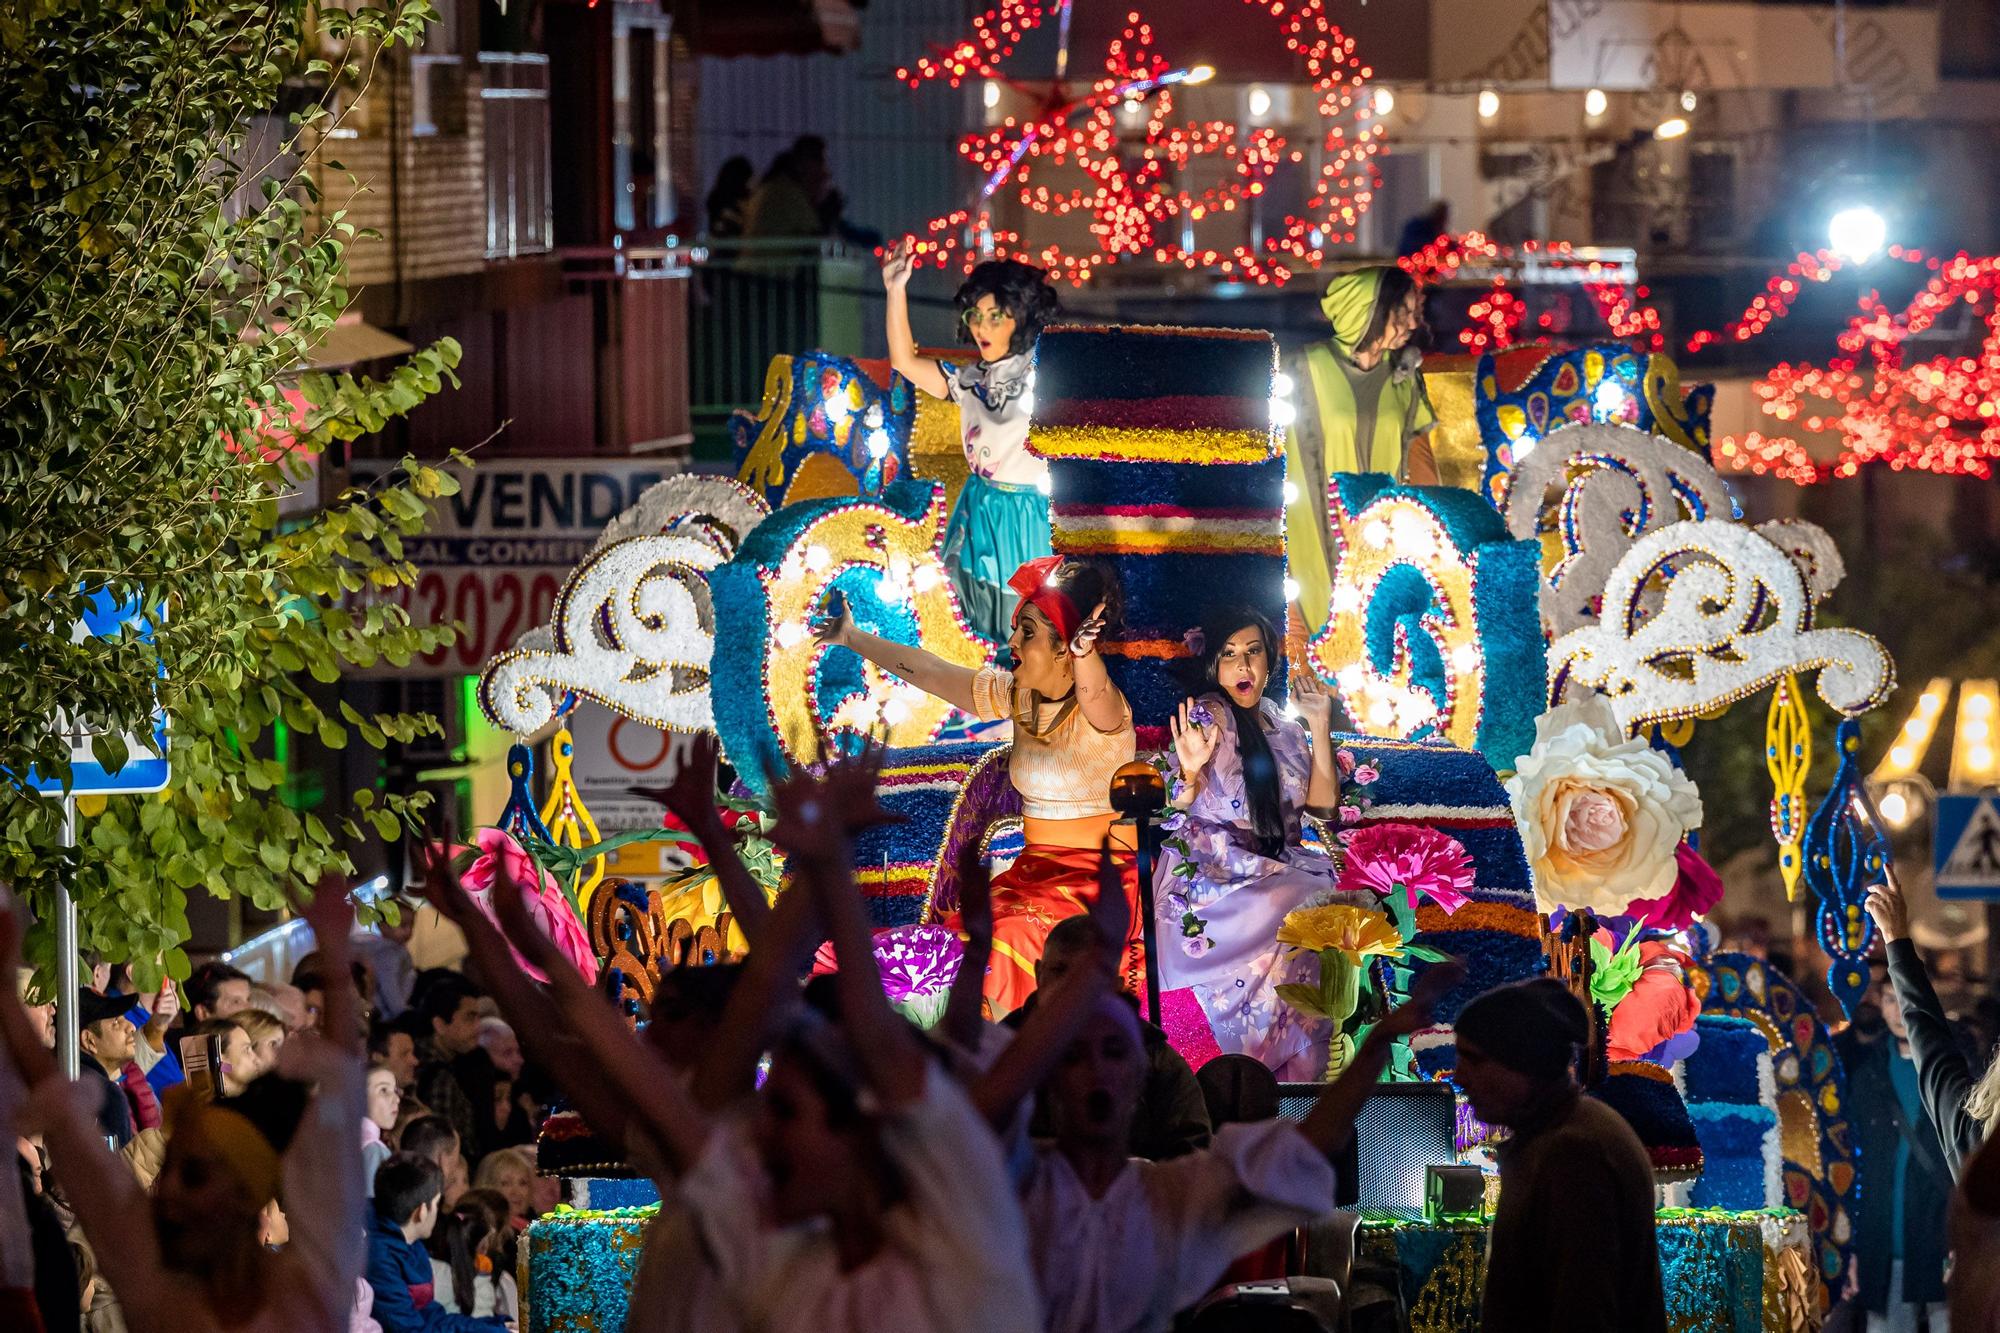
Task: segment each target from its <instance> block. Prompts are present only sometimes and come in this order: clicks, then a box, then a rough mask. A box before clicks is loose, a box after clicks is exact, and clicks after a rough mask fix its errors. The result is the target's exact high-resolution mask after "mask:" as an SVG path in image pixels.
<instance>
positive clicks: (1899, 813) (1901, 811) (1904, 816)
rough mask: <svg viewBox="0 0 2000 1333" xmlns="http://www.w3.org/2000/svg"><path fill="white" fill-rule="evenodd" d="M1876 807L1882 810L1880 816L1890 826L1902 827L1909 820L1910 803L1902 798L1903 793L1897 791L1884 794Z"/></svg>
mask: <svg viewBox="0 0 2000 1333" xmlns="http://www.w3.org/2000/svg"><path fill="white" fill-rule="evenodd" d="M1877 808H1878V809H1880V810H1881V811H1882V818H1883V819H1885V820H1887V821H1888V822H1889V827H1890V828H1902V827H1903V826H1904V825H1905V824H1908V823H1909V822H1910V803H1909V802H1908V801H1906V800H1904V799H1903V793H1901V792H1899V791H1892V792H1890V793H1889V794H1888V795H1886V796H1884V797H1883V798H1882V799H1881V801H1880V802H1879V803H1878V806H1877Z"/></svg>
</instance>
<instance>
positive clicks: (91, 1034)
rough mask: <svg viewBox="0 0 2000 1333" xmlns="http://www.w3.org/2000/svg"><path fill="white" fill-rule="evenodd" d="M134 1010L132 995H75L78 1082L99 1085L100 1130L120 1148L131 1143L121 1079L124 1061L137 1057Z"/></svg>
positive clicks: (85, 992) (89, 992) (90, 992)
mask: <svg viewBox="0 0 2000 1333" xmlns="http://www.w3.org/2000/svg"><path fill="white" fill-rule="evenodd" d="M131 1010H132V997H131V996H129V995H105V994H102V993H101V992H98V991H94V990H80V991H78V992H77V993H76V1026H77V1045H78V1047H79V1048H80V1049H81V1050H82V1052H83V1057H82V1058H81V1059H80V1060H78V1061H77V1080H78V1081H79V1082H82V1083H96V1084H99V1085H100V1086H99V1088H98V1092H99V1098H98V1111H97V1124H98V1128H100V1129H102V1130H103V1131H104V1135H105V1137H106V1138H110V1139H116V1140H117V1142H118V1146H119V1147H121V1148H122V1147H124V1146H125V1145H126V1144H128V1143H130V1142H131V1141H132V1108H131V1107H130V1106H129V1105H127V1103H126V1101H125V1088H124V1085H123V1083H122V1082H121V1080H122V1079H123V1077H124V1074H125V1062H126V1061H128V1060H130V1059H131V1058H132V1057H133V1055H134V1054H136V1048H135V1046H134V1044H133V1043H134V1040H135V1039H136V1037H137V1036H138V1030H137V1029H136V1028H134V1027H133V1026H132V1020H131V1019H129V1018H127V1017H125V1015H126V1014H128V1013H130V1012H131Z"/></svg>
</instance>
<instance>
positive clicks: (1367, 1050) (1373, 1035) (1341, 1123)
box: [1299, 961, 1465, 1157]
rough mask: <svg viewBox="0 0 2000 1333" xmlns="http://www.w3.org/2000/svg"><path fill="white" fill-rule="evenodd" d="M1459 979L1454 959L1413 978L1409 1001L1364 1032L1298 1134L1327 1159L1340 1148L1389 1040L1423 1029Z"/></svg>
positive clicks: (1384, 1063)
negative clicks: (1432, 1011)
mask: <svg viewBox="0 0 2000 1333" xmlns="http://www.w3.org/2000/svg"><path fill="white" fill-rule="evenodd" d="M1464 977H1465V968H1464V967H1463V966H1462V965H1461V964H1459V963H1458V962H1456V961H1452V962H1444V963H1434V964H1432V965H1431V966H1430V967H1428V968H1425V969H1424V974H1423V975H1422V976H1420V977H1418V978H1417V984H1416V985H1415V986H1414V987H1412V988H1411V991H1410V999H1409V1002H1408V1003H1407V1004H1404V1005H1402V1006H1400V1007H1398V1008H1395V1009H1392V1010H1390V1011H1389V1013H1388V1014H1387V1015H1386V1016H1385V1017H1384V1018H1383V1019H1382V1021H1381V1022H1379V1023H1377V1024H1376V1025H1375V1026H1374V1027H1373V1028H1371V1029H1370V1030H1369V1033H1368V1037H1367V1039H1366V1040H1365V1041H1363V1042H1362V1043H1361V1049H1360V1050H1359V1051H1357V1052H1355V1055H1354V1062H1353V1063H1352V1064H1350V1065H1349V1066H1348V1067H1347V1068H1346V1069H1345V1070H1344V1071H1342V1073H1341V1075H1340V1077H1339V1078H1338V1079H1336V1080H1334V1082H1333V1084H1332V1085H1331V1086H1330V1087H1328V1088H1327V1090H1326V1091H1325V1092H1322V1093H1321V1094H1320V1095H1319V1101H1318V1102H1316V1103H1315V1104H1314V1105H1313V1109H1312V1110H1311V1111H1310V1112H1309V1113H1308V1114H1307V1115H1306V1118H1305V1119H1304V1120H1303V1121H1301V1122H1300V1123H1299V1132H1300V1133H1301V1134H1303V1135H1305V1136H1306V1138H1307V1139H1308V1140H1310V1141H1311V1143H1312V1145H1313V1146H1314V1147H1315V1148H1318V1149H1319V1150H1320V1151H1321V1152H1323V1153H1325V1154H1326V1155H1327V1156H1328V1157H1331V1156H1333V1154H1334V1153H1336V1152H1338V1151H1339V1150H1340V1149H1341V1148H1342V1147H1344V1146H1345V1145H1346V1143H1347V1140H1348V1136H1349V1135H1351V1134H1353V1133H1354V1118H1355V1117H1356V1116H1358V1115H1360V1114H1361V1104H1362V1103H1363V1102H1365V1101H1367V1100H1368V1098H1369V1095H1370V1094H1372V1093H1373V1092H1374V1091H1375V1083H1376V1081H1377V1080H1378V1079H1380V1078H1381V1077H1382V1071H1383V1070H1384V1069H1387V1068H1388V1067H1389V1054H1390V1049H1391V1047H1392V1046H1393V1044H1394V1042H1395V1039H1396V1038H1398V1037H1407V1036H1409V1035H1410V1034H1411V1033H1412V1032H1415V1031H1417V1030H1418V1029H1419V1028H1422V1027H1424V1026H1425V1025H1427V1024H1428V1023H1429V1022H1430V1021H1431V1010H1432V1008H1433V1007H1435V1006H1436V1004H1437V1002H1438V1001H1439V1000H1441V999H1443V998H1444V996H1445V993H1446V992H1448V991H1449V990H1450V989H1451V988H1452V987H1453V986H1456V985H1457V984H1458V983H1459V982H1460V981H1462V980H1463V979H1464Z"/></svg>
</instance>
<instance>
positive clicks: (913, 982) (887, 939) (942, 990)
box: [875, 926, 965, 1028]
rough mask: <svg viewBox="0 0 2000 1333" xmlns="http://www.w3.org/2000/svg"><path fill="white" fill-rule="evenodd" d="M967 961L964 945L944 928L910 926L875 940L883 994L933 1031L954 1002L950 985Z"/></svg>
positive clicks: (876, 965)
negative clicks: (947, 1007)
mask: <svg viewBox="0 0 2000 1333" xmlns="http://www.w3.org/2000/svg"><path fill="white" fill-rule="evenodd" d="M964 961H965V941H964V940H962V939H960V938H959V937H958V932H956V931H952V930H946V929H945V928H944V927H943V926H909V927H907V928H905V929H902V930H885V931H883V932H882V933H881V934H879V935H877V936H876V937H875V967H876V969H877V970H878V971H879V972H880V973H881V974H882V992H883V994H885V995H887V996H888V997H889V1003H890V1004H891V1005H893V1006H894V1007H895V1008H896V1010H897V1011H898V1012H899V1013H901V1014H903V1015H904V1016H906V1017H907V1018H909V1019H910V1021H911V1022H913V1023H915V1024H917V1026H919V1027H924V1028H929V1027H934V1026H935V1025H936V1024H937V1022H938V1020H939V1019H941V1018H943V1017H944V1011H945V1006H946V1005H948V1004H949V1003H950V1002H951V983H952V982H953V981H954V980H955V979H956V978H957V976H958V969H959V965H960V964H961V963H963V962H964Z"/></svg>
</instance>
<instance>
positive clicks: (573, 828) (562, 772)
mask: <svg viewBox="0 0 2000 1333" xmlns="http://www.w3.org/2000/svg"><path fill="white" fill-rule="evenodd" d="M549 754H550V758H551V761H552V763H553V766H554V768H555V776H554V777H553V778H551V779H550V781H549V799H548V800H547V801H545V802H544V803H543V804H542V823H543V824H544V825H545V826H546V827H547V829H548V831H549V840H550V841H551V842H554V843H556V844H558V845H559V846H563V847H576V848H583V847H589V846H593V845H595V844H596V843H597V841H598V832H597V821H596V820H595V819H592V818H591V816H590V811H589V810H588V809H587V808H585V806H584V804H583V793H582V792H580V791H578V790H577V786H576V775H575V773H574V771H573V768H574V765H575V762H576V740H575V738H574V737H572V736H571V735H570V734H569V728H568V727H558V728H557V729H556V734H555V736H554V737H553V738H552V739H551V740H550V741H549ZM518 840H519V839H518V838H517V839H516V841H518ZM603 878H604V858H603V857H601V856H598V857H593V858H592V859H591V862H590V873H589V874H588V875H587V876H585V877H583V878H582V879H581V880H579V881H578V882H577V883H576V884H575V885H573V886H572V888H573V891H574V893H575V896H576V900H577V902H579V903H582V904H584V905H586V906H588V905H589V902H590V891H591V890H592V889H594V888H596V887H597V885H598V882H599V881H600V880H602V879H603Z"/></svg>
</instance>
